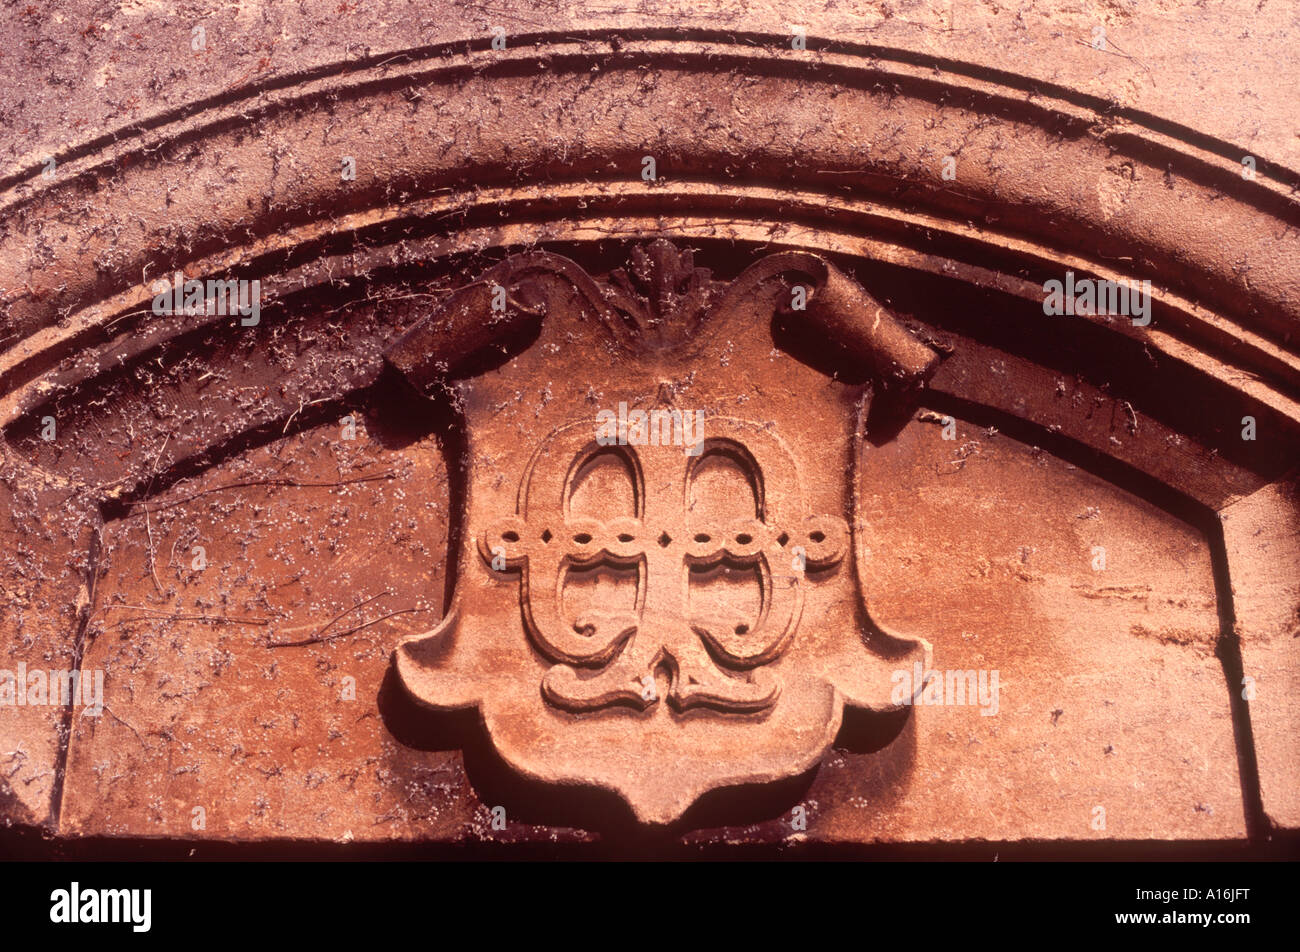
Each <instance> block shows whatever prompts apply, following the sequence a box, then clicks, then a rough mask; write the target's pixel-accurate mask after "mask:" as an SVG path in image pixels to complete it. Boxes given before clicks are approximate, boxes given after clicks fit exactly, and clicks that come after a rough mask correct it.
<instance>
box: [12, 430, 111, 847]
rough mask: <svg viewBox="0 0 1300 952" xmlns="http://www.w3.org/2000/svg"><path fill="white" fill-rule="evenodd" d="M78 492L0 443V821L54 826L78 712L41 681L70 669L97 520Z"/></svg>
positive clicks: (57, 689) (49, 682)
mask: <svg viewBox="0 0 1300 952" xmlns="http://www.w3.org/2000/svg"><path fill="white" fill-rule="evenodd" d="M87 496H88V494H87V493H85V492H84V490H83V489H82V488H80V487H76V486H69V485H66V484H64V485H60V481H59V480H57V479H51V478H49V477H48V476H47V475H46V474H44V473H41V472H40V471H38V470H34V469H33V468H32V467H30V466H27V465H25V464H23V463H22V462H20V461H18V460H16V459H15V458H14V457H13V455H11V454H9V453H8V452H4V453H0V512H2V513H3V514H4V515H3V517H0V824H3V825H5V826H8V825H10V824H21V825H24V826H28V825H30V826H41V827H57V823H58V809H57V804H56V802H55V801H56V798H57V796H58V792H59V788H60V786H61V783H62V770H63V752H64V750H65V749H66V744H67V724H68V723H69V722H71V723H74V724H75V723H76V722H77V721H78V719H80V718H82V717H84V716H85V707H84V706H81V705H80V704H78V703H76V702H75V701H74V703H73V705H72V706H71V707H70V706H69V705H66V704H60V703H57V702H55V703H51V697H52V695H51V694H50V691H51V690H53V692H54V694H55V695H59V697H60V698H62V696H63V695H62V694H61V693H60V692H62V691H63V690H64V685H63V683H62V681H58V683H57V685H54V684H53V683H52V682H55V681H56V680H57V678H51V677H50V672H52V671H53V672H66V671H72V670H75V669H77V662H78V660H79V656H80V652H79V638H80V631H81V626H82V625H83V624H84V622H85V619H86V613H87V611H88V609H89V603H90V599H91V597H92V593H91V591H90V584H91V571H90V566H91V563H92V561H93V558H94V555H93V551H94V548H95V545H96V533H97V531H98V525H99V513H98V510H97V509H96V508H95V507H94V506H93V505H91V504H88V499H87ZM24 674H25V675H26V677H23V675H24ZM92 690H93V689H92ZM38 692H39V693H38ZM68 693H69V694H72V693H73V692H72V691H71V690H70V689H69V690H68ZM19 694H21V696H22V699H21V700H20V698H19ZM82 696H83V697H84V696H85V695H84V693H83V694H82ZM70 700H72V699H70Z"/></svg>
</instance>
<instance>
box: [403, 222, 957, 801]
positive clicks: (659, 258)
mask: <svg viewBox="0 0 1300 952" xmlns="http://www.w3.org/2000/svg"><path fill="white" fill-rule="evenodd" d="M503 298H504V299H505V300H506V301H507V302H508V307H507V309H506V311H505V313H501V311H500V308H499V306H498V308H497V310H495V311H494V310H493V302H494V301H496V302H497V303H498V305H499V304H500V302H501V301H502V299H503ZM792 300H802V301H806V302H807V307H806V308H802V309H801V308H799V307H795V308H793V309H792V308H790V307H788V306H787V305H788V303H789V302H791V301H792ZM783 321H801V322H804V324H805V325H806V326H805V327H803V328H802V330H803V331H804V332H805V333H804V334H803V335H802V336H804V337H805V338H806V337H807V336H808V335H809V333H812V334H813V335H814V336H815V335H816V334H817V333H820V334H822V335H824V337H825V339H826V340H827V341H828V342H829V341H835V342H836V346H838V347H841V348H843V350H842V352H841V353H840V354H839V355H838V356H839V359H840V360H841V362H842V363H843V362H847V363H848V364H850V365H852V366H854V367H856V368H858V369H859V371H860V374H859V378H858V380H857V381H856V382H855V381H851V380H845V379H837V377H836V376H835V375H833V374H829V373H827V372H825V371H824V370H822V369H818V368H816V367H814V366H811V365H810V363H809V362H806V361H805V360H801V359H796V358H795V357H794V356H792V355H790V354H787V353H785V352H784V351H783V350H782V349H781V347H780V345H779V343H778V341H779V339H780V337H779V325H780V323H781V322H783ZM503 351H504V353H503ZM559 353H563V354H564V355H565V360H564V364H563V367H564V370H563V372H561V373H556V372H555V369H554V367H555V364H554V357H555V355H556V354H559ZM485 355H487V356H488V357H491V356H492V355H495V357H494V360H495V363H496V366H495V367H492V366H491V361H489V360H486V359H485ZM388 360H389V362H390V364H391V365H392V366H393V367H394V368H395V369H396V370H397V371H398V372H399V373H401V374H402V375H404V376H405V377H406V379H407V380H408V381H410V382H411V383H412V384H413V385H414V386H415V387H416V388H417V389H419V390H421V391H424V392H430V391H431V390H432V389H434V388H438V387H443V388H450V390H451V392H452V394H453V402H454V403H455V405H456V406H457V407H459V408H460V411H461V412H462V413H463V418H464V431H465V432H464V436H465V440H464V447H465V448H464V459H463V461H462V462H463V466H464V471H465V479H466V482H465V486H464V493H463V496H464V498H462V499H459V500H454V503H455V504H456V505H458V506H461V507H463V513H464V520H463V525H464V536H465V537H464V539H463V540H462V542H461V545H460V549H459V551H458V552H457V553H456V556H457V572H458V574H457V577H456V587H455V594H454V596H453V599H452V604H451V606H450V608H449V610H448V612H447V615H446V617H445V618H444V620H443V621H442V623H441V624H440V625H439V626H438V627H437V628H436V629H435V630H434V631H431V632H429V633H428V634H427V635H423V636H419V637H416V638H413V639H411V640H410V641H408V642H406V643H405V644H403V645H401V646H400V647H399V648H398V650H397V652H396V665H397V671H398V674H399V676H400V678H401V680H402V683H403V684H404V685H405V687H406V689H407V690H408V691H409V692H410V694H411V695H412V696H413V697H414V698H415V699H417V700H418V701H419V702H421V703H422V704H424V705H426V706H428V707H430V708H432V709H435V710H452V709H458V708H477V709H478V710H479V712H480V714H481V717H482V721H483V725H484V727H485V729H486V730H487V733H488V735H489V737H490V739H491V741H492V744H493V745H494V746H495V748H496V750H497V751H498V752H499V753H500V755H501V756H502V758H503V759H504V760H505V761H506V763H507V764H508V765H510V766H511V767H512V768H514V769H515V770H517V771H518V772H520V773H521V774H523V775H525V776H527V777H530V778H533V779H540V780H542V781H544V782H549V783H555V784H559V785H565V786H572V785H575V784H576V785H588V786H594V787H599V788H603V789H606V790H612V791H614V792H616V793H617V794H619V795H620V796H621V797H622V798H623V799H624V800H625V801H626V802H627V803H628V804H629V805H630V807H631V809H632V811H633V813H634V815H635V816H636V817H637V818H638V819H639V820H640V821H641V822H644V823H650V824H666V823H671V822H673V821H674V820H676V819H677V818H679V817H680V816H681V815H682V814H683V813H684V812H685V811H686V810H687V809H688V808H689V807H690V805H691V804H692V803H694V802H695V801H696V800H697V799H698V798H699V797H700V796H701V795H703V794H704V793H706V792H707V791H709V790H713V789H717V788H722V787H730V786H737V785H749V784H761V783H767V782H771V781H775V780H779V779H782V778H786V777H791V776H794V775H797V774H800V773H802V772H804V771H806V770H808V769H809V768H810V767H812V766H813V765H815V764H816V763H817V761H818V760H819V759H820V758H821V756H822V755H823V754H824V753H825V752H826V750H827V749H828V748H829V747H830V745H831V743H832V742H833V741H834V739H835V736H836V734H837V732H838V731H839V728H840V725H841V722H842V718H843V711H844V707H845V705H850V706H853V707H855V708H859V709H862V710H864V711H866V712H884V711H889V710H895V709H896V707H895V705H894V703H893V702H892V701H891V699H890V693H891V692H890V688H891V679H890V674H891V672H892V671H893V670H895V669H897V668H900V667H910V665H911V663H912V662H913V661H914V660H916V659H917V658H919V657H920V655H921V653H922V649H923V646H922V645H921V644H920V643H919V642H916V641H914V640H912V639H908V638H904V637H901V636H898V635H895V634H892V633H889V632H886V631H884V630H883V629H882V628H881V627H880V626H879V625H877V624H875V623H874V622H873V621H872V620H871V619H870V616H869V615H868V613H867V610H866V604H865V600H864V594H863V582H862V573H861V567H862V560H863V558H864V557H865V553H866V550H867V539H866V536H867V533H868V527H866V526H864V525H862V524H861V523H860V521H859V520H858V518H857V505H856V491H855V488H854V487H855V485H856V479H857V465H858V464H857V461H858V459H859V458H860V456H861V455H862V453H863V452H864V451H865V449H864V447H865V443H864V430H865V427H866V423H865V421H866V420H867V417H868V411H869V409H873V407H874V408H875V409H879V406H881V405H883V406H888V405H889V404H890V403H891V402H892V403H898V404H900V405H905V404H906V403H907V401H908V397H909V395H910V394H912V393H913V392H914V391H915V389H916V388H917V387H919V386H921V385H923V382H924V380H925V379H926V377H927V376H928V374H929V373H930V372H932V370H933V368H934V366H935V362H936V355H935V354H934V353H933V352H931V351H930V350H929V349H928V348H927V347H925V346H924V345H922V344H920V343H919V342H918V341H916V340H915V339H914V338H912V337H911V336H910V335H909V334H908V332H907V331H906V330H905V329H904V328H903V327H902V326H901V325H900V324H899V323H898V322H897V321H896V320H895V319H894V318H893V317H892V316H890V315H889V314H888V313H887V312H886V311H885V310H884V308H883V307H881V306H880V305H879V304H877V303H876V302H874V301H873V300H872V299H871V298H870V297H869V296H868V295H867V294H866V292H865V291H863V290H862V288H860V287H859V286H858V285H857V284H856V283H854V282H853V281H852V280H851V279H850V278H848V277H846V276H845V275H843V274H841V273H840V272H838V271H836V270H835V269H834V268H833V267H832V266H830V265H829V264H828V263H827V262H825V261H823V260H822V259H820V258H817V257H815V256H812V255H807V254H778V255H772V256H770V257H768V258H765V259H762V260H761V261H759V262H757V263H756V264H754V265H753V266H751V267H750V268H749V269H747V270H746V271H745V272H744V273H742V274H741V275H740V276H739V277H738V278H736V279H735V280H734V281H732V282H731V283H730V284H729V285H724V284H722V283H720V282H716V281H713V280H712V279H711V277H710V275H709V272H708V271H706V270H704V269H702V268H697V267H695V265H694V262H693V260H692V256H691V254H690V253H689V252H685V253H682V252H678V251H677V249H676V248H674V247H673V246H672V245H670V244H669V243H668V242H665V241H657V242H654V243H652V244H651V245H649V246H648V247H646V248H637V249H634V250H633V252H632V255H631V262H630V265H629V267H628V270H627V271H624V270H622V269H619V270H617V271H615V272H614V273H613V274H612V275H611V277H610V283H608V284H603V285H602V284H598V283H597V282H596V281H595V280H594V279H593V278H591V277H590V276H589V275H587V274H586V273H585V272H584V271H583V270H582V269H581V268H579V267H578V266H577V265H576V264H574V262H572V261H569V260H567V259H564V258H561V257H558V256H555V255H549V254H531V255H521V256H518V257H516V258H513V259H509V260H507V261H506V262H503V263H502V264H501V265H499V266H497V267H496V268H494V269H492V270H491V271H489V272H488V273H487V274H486V275H484V276H483V277H482V278H481V279H480V280H478V281H476V282H474V283H472V284H470V285H467V286H466V287H465V288H463V289H462V290H460V291H458V292H456V293H455V294H453V295H452V296H451V297H450V298H449V299H448V300H447V301H445V302H444V303H443V304H442V306H441V307H439V308H438V309H437V310H436V311H435V312H434V313H432V314H430V315H429V316H428V317H427V318H425V319H424V320H423V321H421V322H420V323H419V324H418V325H416V327H414V328H413V329H412V330H411V331H409V332H408V333H407V334H406V335H405V336H404V337H403V338H402V339H401V340H400V341H398V342H397V343H396V344H395V345H394V346H393V347H392V348H391V349H390V351H389V354H388ZM759 365H761V366H763V367H764V373H763V374H762V375H761V376H760V375H754V374H751V373H750V372H749V370H748V369H747V368H751V367H754V366H759ZM759 379H762V380H764V381H768V383H766V384H763V385H760V384H759V383H758V382H757V381H758V380H759ZM772 380H779V381H780V382H781V383H780V386H772V385H771V384H770V381H772ZM615 407H619V408H620V412H622V411H624V410H626V411H627V413H628V416H630V417H639V419H641V420H645V419H647V418H649V419H652V420H655V419H657V420H659V421H660V422H663V423H666V421H673V422H674V426H677V425H679V424H680V423H681V421H682V420H683V419H691V420H698V421H699V426H698V427H697V429H698V432H697V433H695V435H694V439H693V440H686V441H682V440H678V439H669V440H663V439H645V438H644V436H645V433H644V432H642V431H635V430H634V431H633V432H631V433H620V438H619V439H617V440H611V439H608V438H606V437H607V436H608V435H609V434H608V433H605V434H604V435H602V431H601V427H600V425H599V423H598V420H599V419H600V418H602V417H604V418H606V419H608V418H609V417H610V416H612V413H613V408H615ZM628 408H630V410H629V409H628ZM688 415H690V416H688ZM669 429H672V428H669ZM672 432H673V433H674V434H676V433H677V432H678V430H676V429H672ZM660 434H661V435H662V430H661V431H660ZM624 437H630V438H624Z"/></svg>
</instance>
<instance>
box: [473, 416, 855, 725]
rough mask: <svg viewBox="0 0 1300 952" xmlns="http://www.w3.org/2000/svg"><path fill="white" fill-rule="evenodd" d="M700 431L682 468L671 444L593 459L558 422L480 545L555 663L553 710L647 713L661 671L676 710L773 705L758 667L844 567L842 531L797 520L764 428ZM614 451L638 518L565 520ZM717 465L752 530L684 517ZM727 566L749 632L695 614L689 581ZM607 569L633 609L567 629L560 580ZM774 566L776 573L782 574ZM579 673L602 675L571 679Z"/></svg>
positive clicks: (784, 472)
mask: <svg viewBox="0 0 1300 952" xmlns="http://www.w3.org/2000/svg"><path fill="white" fill-rule="evenodd" d="M708 427H709V429H708V436H707V437H706V438H705V439H704V440H703V445H702V447H700V453H699V455H697V456H692V455H687V454H683V453H682V451H681V450H680V449H679V448H677V447H673V446H641V447H634V446H626V447H617V448H607V447H603V446H601V445H599V444H598V443H597V442H596V441H594V440H593V439H592V424H591V421H590V420H579V421H575V422H573V423H569V424H566V425H565V426H563V427H561V428H560V429H558V430H556V431H555V432H553V433H551V434H550V435H549V436H547V437H546V439H545V440H543V442H542V446H541V447H540V448H539V449H538V451H537V453H536V454H535V455H534V456H533V459H532V460H530V462H529V465H528V469H527V471H526V472H525V474H524V482H523V485H522V486H521V487H520V491H519V511H518V514H517V515H515V516H511V517H508V518H505V519H502V520H500V521H498V522H496V523H495V524H493V525H492V526H491V527H490V528H489V529H488V530H487V531H486V532H484V534H483V535H482V536H481V537H480V539H479V551H480V554H481V555H482V557H483V560H484V562H485V563H486V564H488V565H489V566H492V564H493V562H494V560H495V561H496V562H497V567H498V568H499V569H501V570H508V571H515V572H518V573H519V574H520V576H521V581H520V593H521V594H520V600H521V607H522V611H523V618H524V621H525V623H526V624H527V625H528V629H529V632H530V633H531V634H532V636H533V637H534V638H535V639H536V640H537V643H538V646H539V647H541V648H542V650H543V651H545V652H546V654H547V655H548V656H550V657H552V658H554V659H555V660H556V661H557V662H563V663H561V664H558V665H557V666H556V667H553V668H551V669H550V670H549V671H548V672H547V673H546V676H545V678H544V680H543V682H542V685H543V689H544V692H545V694H546V696H547V698H549V699H550V700H551V701H552V702H554V703H555V704H557V705H559V706H561V707H564V708H567V709H569V710H591V709H595V708H599V707H604V706H607V705H610V704H618V703H626V704H631V705H633V706H635V707H639V708H645V707H648V706H650V705H652V704H655V703H657V702H658V700H659V699H658V695H657V692H655V691H654V689H653V683H654V673H655V669H656V668H657V667H658V666H659V665H660V664H667V665H669V666H670V668H671V671H672V682H671V688H670V691H669V693H668V697H667V700H668V702H669V703H670V704H671V705H673V707H674V708H675V709H677V710H687V709H689V708H692V707H697V706H708V707H713V708H716V709H718V710H722V711H760V710H763V709H764V708H767V707H770V706H771V705H772V704H773V703H775V701H776V698H777V696H778V695H779V693H780V690H781V681H780V678H779V677H778V676H776V675H774V674H771V673H769V672H768V671H766V670H765V668H764V666H765V665H767V664H768V663H769V662H771V661H773V660H775V659H776V658H777V657H779V656H780V655H781V653H782V652H783V651H784V650H785V648H786V646H787V645H788V644H789V642H790V639H791V638H792V637H794V634H795V631H796V629H797V628H798V625H799V616H800V612H801V610H802V608H803V583H804V577H805V574H806V572H808V571H811V572H812V573H814V574H815V573H816V571H817V570H820V569H826V568H829V567H831V566H833V565H837V564H838V563H839V562H840V560H841V559H842V557H843V555H844V551H845V547H846V546H847V544H848V526H847V524H846V523H845V521H844V519H843V518H842V517H840V516H836V515H829V514H818V515H813V514H811V513H808V512H807V511H806V509H805V507H804V505H803V501H802V491H801V490H800V488H799V486H798V472H797V469H796V466H795V463H794V460H793V458H792V457H791V455H790V452H789V451H788V450H787V449H786V448H785V447H784V446H783V445H782V444H781V442H780V440H778V439H777V438H776V437H774V436H772V435H770V434H768V433H766V432H764V431H763V429H762V427H760V426H759V425H757V424H754V423H750V422H747V421H744V420H734V419H727V418H721V419H719V418H713V419H711V420H710V421H709V424H708ZM611 452H613V453H619V454H622V455H623V456H624V457H625V460H624V461H625V463H626V466H627V471H628V472H629V473H630V474H631V475H632V479H633V485H634V488H635V492H634V498H635V500H636V512H635V515H633V516H630V517H624V518H621V519H616V520H611V521H607V522H602V521H599V520H595V519H591V518H583V517H580V516H575V515H574V514H573V513H572V512H571V511H570V502H571V500H572V497H573V489H574V487H573V482H574V478H575V476H576V475H577V474H578V473H580V472H582V469H583V467H584V465H585V464H588V463H589V462H590V461H591V460H592V459H594V458H595V457H597V456H599V455H600V454H605V453H611ZM715 455H723V456H726V457H728V458H729V459H731V460H735V461H736V462H737V463H738V465H739V468H740V471H741V472H742V473H743V474H744V476H745V477H746V481H747V482H748V483H749V486H750V488H751V490H752V492H753V493H754V496H755V498H754V503H755V505H754V513H753V516H752V517H751V518H742V519H738V520H734V521H730V522H726V523H717V522H716V521H714V520H712V519H710V517H709V514H707V513H701V512H693V511H691V510H690V509H689V504H690V489H691V486H692V484H693V482H694V476H695V474H696V473H698V472H699V470H700V469H701V468H702V467H703V466H704V465H706V464H707V462H708V461H709V460H710V459H711V458H712V457H714V456H715ZM557 503H558V505H557ZM791 553H796V554H795V555H793V556H792V555H791ZM724 563H725V564H728V565H732V566H737V567H743V568H752V569H754V570H755V572H756V575H757V582H758V586H759V590H760V596H761V607H760V609H759V611H758V617H757V621H756V622H755V623H754V624H753V625H752V627H751V626H750V625H749V624H748V623H746V622H740V623H736V622H735V621H733V620H731V619H729V618H723V617H712V618H710V617H707V616H699V617H694V616H692V613H691V610H690V606H689V604H688V602H689V599H688V593H687V587H688V585H687V581H688V579H687V576H688V575H689V573H690V572H692V571H700V570H706V569H710V568H713V567H715V566H719V565H722V564H724ZM603 564H607V565H612V566H623V567H629V568H632V569H634V570H635V571H636V573H637V576H638V581H637V585H636V600H635V607H634V608H633V609H632V610H631V611H626V612H612V611H604V610H600V609H595V610H592V611H589V612H587V613H586V614H585V615H583V616H582V617H579V618H577V619H576V620H575V621H574V622H572V623H571V622H570V621H569V620H567V619H566V618H565V617H564V609H563V598H562V596H563V585H564V577H565V574H566V572H567V571H568V569H569V567H570V566H580V567H584V568H585V567H593V566H598V565H603ZM782 566H784V569H785V570H786V574H784V575H779V576H778V574H777V573H778V572H780V571H782ZM715 659H716V660H715ZM584 666H585V667H590V668H594V669H597V671H598V673H597V674H595V675H594V676H587V677H584V676H581V675H580V674H579V670H580V669H581V668H582V667H584ZM736 674H740V675H742V676H739V677H737V676H736Z"/></svg>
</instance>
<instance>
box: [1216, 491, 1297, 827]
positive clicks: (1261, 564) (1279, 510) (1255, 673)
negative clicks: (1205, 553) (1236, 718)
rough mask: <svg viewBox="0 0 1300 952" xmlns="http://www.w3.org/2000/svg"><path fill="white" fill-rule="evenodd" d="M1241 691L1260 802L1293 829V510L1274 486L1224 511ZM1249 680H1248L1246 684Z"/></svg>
mask: <svg viewBox="0 0 1300 952" xmlns="http://www.w3.org/2000/svg"><path fill="white" fill-rule="evenodd" d="M1220 517H1221V518H1222V519H1223V539H1224V544H1225V546H1226V548H1227V555H1228V574H1229V577H1230V578H1231V579H1232V607H1233V610H1234V612H1235V614H1236V616H1237V635H1238V637H1239V639H1240V644H1241V660H1242V678H1243V683H1242V684H1240V685H1233V689H1234V690H1238V689H1239V690H1240V691H1241V692H1242V696H1243V697H1244V698H1246V699H1247V700H1248V701H1249V704H1250V725H1251V730H1252V736H1253V737H1254V745H1255V756H1256V758H1257V759H1258V762H1259V786H1260V796H1261V797H1262V799H1263V801H1264V812H1265V813H1266V814H1267V815H1268V818H1269V820H1270V821H1272V823H1273V824H1274V825H1275V826H1277V827H1279V828H1284V829H1292V830H1294V829H1296V828H1298V827H1300V732H1297V730H1296V725H1297V723H1300V643H1297V641H1296V639H1297V638H1300V578H1298V577H1297V569H1296V567H1297V566H1300V505H1298V504H1297V500H1296V486H1295V485H1294V484H1292V483H1275V484H1273V485H1271V486H1266V487H1265V488H1263V489H1261V490H1259V491H1258V492H1256V493H1254V494H1252V495H1250V496H1248V497H1246V498H1245V499H1242V500H1240V501H1238V502H1235V503H1233V504H1232V505H1230V506H1228V507H1227V508H1225V509H1224V510H1223V511H1222V512H1221V513H1220ZM1246 679H1249V680H1246Z"/></svg>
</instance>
